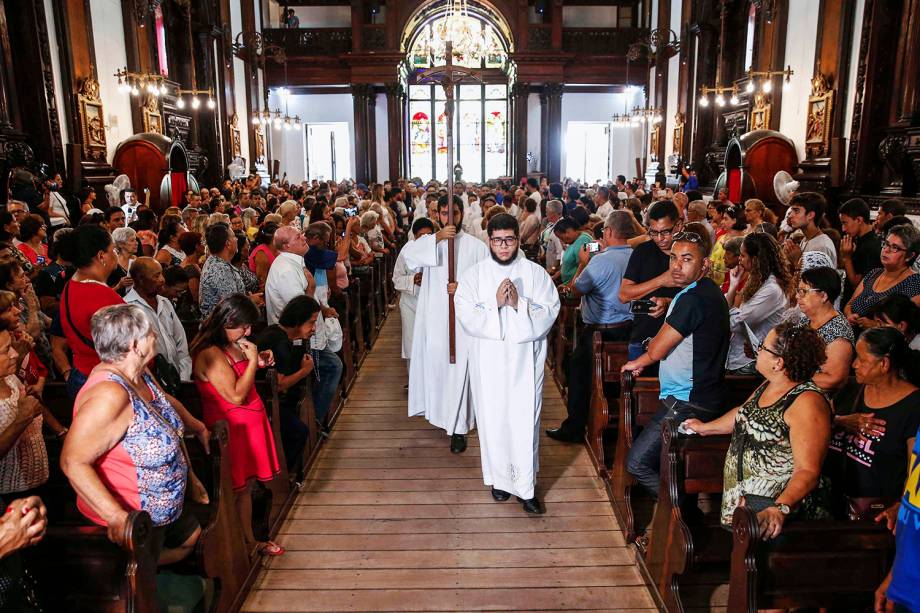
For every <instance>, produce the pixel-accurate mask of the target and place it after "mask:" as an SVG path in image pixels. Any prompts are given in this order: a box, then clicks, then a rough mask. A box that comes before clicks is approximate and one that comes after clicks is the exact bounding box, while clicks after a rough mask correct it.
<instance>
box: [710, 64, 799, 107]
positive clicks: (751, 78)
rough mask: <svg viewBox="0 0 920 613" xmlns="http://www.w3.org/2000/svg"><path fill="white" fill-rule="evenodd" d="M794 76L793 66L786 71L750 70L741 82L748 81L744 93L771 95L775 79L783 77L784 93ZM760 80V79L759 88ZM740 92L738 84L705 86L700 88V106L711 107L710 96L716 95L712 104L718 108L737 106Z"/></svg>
mask: <svg viewBox="0 0 920 613" xmlns="http://www.w3.org/2000/svg"><path fill="white" fill-rule="evenodd" d="M793 74H795V71H794V70H792V66H787V67H786V69H785V70H749V71H748V72H747V73H746V74H745V77H744V78H743V79H741V81H744V80H745V79H746V80H747V83H746V84H745V85H744V91H745V92H747V93H748V94H753V93H754V92H755V91H757V90H758V89H760V91H761V92H763V93H764V94H769V93H770V92H772V91H773V78H774V77H777V76H781V77H783V91H789V88H790V87H791V85H792V82H791V77H792V75H793ZM758 79H760V83H759V87H758ZM740 92H741V90H740V89H739V86H738V84H737V83H736V84H734V85H730V86H726V87H707V86H705V85H704V86H703V87H701V88H700V99H699V105H700V106H701V107H704V108H705V107H707V106H709V103H710V96H711V95H713V94H714V97H713V98H712V102H714V103H715V105H716V106H717V107H720V108H721V107H724V106H725V105H726V104H731V105H732V106H737V105H738V104H740V102H741V100H740V99H739V98H738V94H739V93H740ZM729 94H730V97H729V98H728V100H726V98H725V96H726V95H729Z"/></svg>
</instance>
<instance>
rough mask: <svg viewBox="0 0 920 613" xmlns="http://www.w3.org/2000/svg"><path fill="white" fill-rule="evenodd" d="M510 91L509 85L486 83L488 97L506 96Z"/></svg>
mask: <svg viewBox="0 0 920 613" xmlns="http://www.w3.org/2000/svg"><path fill="white" fill-rule="evenodd" d="M507 93H508V86H507V85H486V99H487V100H491V99H494V98H504V97H505V96H506V95H507Z"/></svg>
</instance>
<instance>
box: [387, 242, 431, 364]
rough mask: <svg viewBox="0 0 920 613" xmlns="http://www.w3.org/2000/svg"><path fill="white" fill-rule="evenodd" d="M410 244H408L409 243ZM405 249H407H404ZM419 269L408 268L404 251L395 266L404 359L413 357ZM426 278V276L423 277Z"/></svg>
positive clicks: (395, 283)
mask: <svg viewBox="0 0 920 613" xmlns="http://www.w3.org/2000/svg"><path fill="white" fill-rule="evenodd" d="M407 244H408V243H407ZM403 249H405V247H403ZM417 272H418V270H417V269H411V268H409V267H407V266H406V258H404V257H403V254H402V251H400V252H399V255H398V256H397V257H396V263H395V264H394V265H393V287H394V288H396V291H398V292H399V315H400V317H401V319H402V358H403V359H404V360H408V359H409V358H411V357H412V332H413V326H414V325H415V309H416V307H417V306H418V291H419V288H420V286H418V285H416V284H415V274H416V273H417ZM423 276H424V275H423Z"/></svg>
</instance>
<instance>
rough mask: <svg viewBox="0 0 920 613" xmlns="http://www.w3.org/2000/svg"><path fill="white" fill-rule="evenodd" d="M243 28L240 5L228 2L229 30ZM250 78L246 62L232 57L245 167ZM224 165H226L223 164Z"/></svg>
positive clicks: (228, 117)
mask: <svg viewBox="0 0 920 613" xmlns="http://www.w3.org/2000/svg"><path fill="white" fill-rule="evenodd" d="M256 13H257V14H256V20H257V21H256V23H257V25H258V20H259V19H260V18H261V16H260V15H258V10H256ZM242 30H243V13H242V7H241V6H240V3H239V2H231V3H230V31H231V32H241V31H242ZM249 78H251V75H250V74H249V72H248V71H247V70H246V63H245V62H244V61H243V60H241V59H240V58H238V57H235V56H234V58H233V100H234V103H235V106H236V114H237V116H238V118H239V124H237V125H238V126H239V129H240V153H241V155H242V156H243V158H245V160H246V167H247V168H248V167H249V165H250V164H251V163H252V160H250V159H249V125H248V124H249V115H248V114H247V113H246V108H247V105H246V79H249ZM255 86H256V83H255V82H254V83H253V87H255ZM260 91H261V90H260ZM230 115H231V114H230V113H229V112H228V113H227V114H226V119H227V121H228V122H229V120H230ZM232 161H233V160H232V159H231V160H227V164H230V163H231V162H232ZM225 166H226V165H225ZM222 170H223V172H226V168H224V169H222Z"/></svg>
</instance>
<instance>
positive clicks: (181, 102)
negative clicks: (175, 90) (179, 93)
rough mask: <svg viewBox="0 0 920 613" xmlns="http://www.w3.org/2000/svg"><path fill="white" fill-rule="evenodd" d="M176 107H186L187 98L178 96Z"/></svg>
mask: <svg viewBox="0 0 920 613" xmlns="http://www.w3.org/2000/svg"><path fill="white" fill-rule="evenodd" d="M176 108H177V109H184V108H185V98H181V97H180V98H176Z"/></svg>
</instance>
